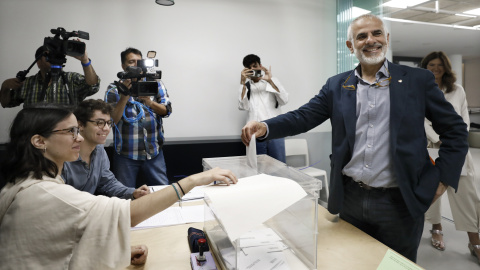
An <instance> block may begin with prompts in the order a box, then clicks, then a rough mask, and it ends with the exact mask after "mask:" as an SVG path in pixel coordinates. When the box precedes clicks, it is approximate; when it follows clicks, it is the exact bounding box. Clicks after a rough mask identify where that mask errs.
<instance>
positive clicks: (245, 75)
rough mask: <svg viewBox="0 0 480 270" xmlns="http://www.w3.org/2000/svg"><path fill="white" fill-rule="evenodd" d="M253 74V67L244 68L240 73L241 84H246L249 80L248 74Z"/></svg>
mask: <svg viewBox="0 0 480 270" xmlns="http://www.w3.org/2000/svg"><path fill="white" fill-rule="evenodd" d="M252 74H253V71H252V70H251V69H249V68H244V69H243V70H242V73H241V75H240V84H245V82H246V81H247V78H248V75H252Z"/></svg>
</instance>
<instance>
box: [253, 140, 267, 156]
mask: <svg viewBox="0 0 480 270" xmlns="http://www.w3.org/2000/svg"><path fill="white" fill-rule="evenodd" d="M255 145H256V147H257V155H264V154H267V142H266V141H262V142H260V141H256V142H255Z"/></svg>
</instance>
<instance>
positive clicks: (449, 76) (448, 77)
mask: <svg viewBox="0 0 480 270" xmlns="http://www.w3.org/2000/svg"><path fill="white" fill-rule="evenodd" d="M437 58H438V59H440V61H442V63H443V69H444V70H445V73H444V74H443V76H442V84H443V85H444V86H445V87H446V88H447V91H445V92H446V93H450V92H452V91H453V90H454V87H453V84H454V83H455V82H456V81H457V76H456V75H455V72H453V70H452V64H451V62H450V59H448V57H447V55H446V54H445V53H444V52H442V51H438V52H431V53H429V54H428V55H427V56H425V57H424V58H423V59H422V62H420V67H422V68H425V69H426V68H427V66H428V63H430V61H432V60H434V59H437Z"/></svg>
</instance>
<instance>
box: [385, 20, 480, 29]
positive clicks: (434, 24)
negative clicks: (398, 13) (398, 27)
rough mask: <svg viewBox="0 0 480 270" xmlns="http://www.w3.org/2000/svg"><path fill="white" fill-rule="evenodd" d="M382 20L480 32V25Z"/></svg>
mask: <svg viewBox="0 0 480 270" xmlns="http://www.w3.org/2000/svg"><path fill="white" fill-rule="evenodd" d="M382 19H384V20H386V21H392V22H401V23H411V24H425V25H433V26H441V27H447V28H454V29H465V30H475V31H478V30H480V29H478V28H476V27H480V25H477V26H463V25H452V24H442V23H430V22H420V21H411V20H403V19H396V18H390V17H383V18H382Z"/></svg>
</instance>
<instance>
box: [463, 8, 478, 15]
mask: <svg viewBox="0 0 480 270" xmlns="http://www.w3.org/2000/svg"><path fill="white" fill-rule="evenodd" d="M462 13H465V14H472V15H479V16H480V8H476V9H472V10H467V11H464V12H462Z"/></svg>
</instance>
